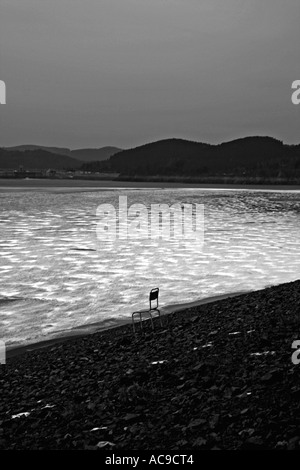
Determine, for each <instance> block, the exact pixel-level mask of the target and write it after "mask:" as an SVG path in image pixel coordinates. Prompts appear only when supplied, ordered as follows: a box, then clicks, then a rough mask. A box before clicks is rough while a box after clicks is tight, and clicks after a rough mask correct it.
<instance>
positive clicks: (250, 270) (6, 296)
mask: <svg viewBox="0 0 300 470" xmlns="http://www.w3.org/2000/svg"><path fill="white" fill-rule="evenodd" d="M120 195H127V197H128V206H130V205H131V204H134V203H142V204H145V205H146V206H147V207H150V204H154V203H166V204H169V205H171V204H174V203H175V202H179V203H198V204H204V211H205V244H204V248H203V250H202V251H201V250H199V246H197V244H195V243H192V242H191V243H190V244H186V243H174V242H172V241H170V242H169V241H163V240H158V239H156V240H151V239H144V240H134V239H130V240H117V241H116V242H114V243H104V242H100V241H99V240H97V238H96V224H97V218H96V209H97V206H98V205H99V204H102V203H111V204H114V205H115V207H116V208H117V207H118V200H119V199H118V198H119V196H120ZM0 196H1V197H0V201H1V211H0V248H1V263H0V280H1V283H0V327H1V330H0V338H1V339H4V340H6V341H9V342H24V341H28V340H30V341H32V340H36V339H41V338H42V337H44V336H45V335H53V334H55V333H57V332H58V331H59V330H64V329H71V328H73V327H75V326H79V325H84V324H89V323H93V322H98V321H102V320H104V319H107V318H110V317H119V318H124V317H127V318H128V317H130V314H131V312H132V311H134V310H135V309H138V308H140V307H143V306H144V305H145V306H146V304H147V298H148V293H149V290H150V289H151V288H152V287H156V286H159V287H160V289H161V292H160V294H161V295H160V301H161V304H169V303H177V302H188V301H193V300H197V299H199V298H204V297H207V296H210V295H215V294H222V293H227V292H232V291H240V290H250V289H259V288H263V287H265V286H266V285H272V284H278V283H280V282H288V281H292V280H295V279H298V278H299V277H300V260H299V256H298V254H299V247H300V245H299V244H300V240H299V233H300V231H299V226H300V193H298V192H289V193H287V192H270V193H268V192H251V191H220V190H218V191H201V190H195V189H193V190H190V189H189V190H187V189H175V190H174V189H166V190H160V189H157V190H117V191H116V190H111V191H109V190H106V191H97V192H80V193H76V192H74V193H63V192H61V193H54V192H42V191H32V192H7V193H2V194H1V195H0Z"/></svg>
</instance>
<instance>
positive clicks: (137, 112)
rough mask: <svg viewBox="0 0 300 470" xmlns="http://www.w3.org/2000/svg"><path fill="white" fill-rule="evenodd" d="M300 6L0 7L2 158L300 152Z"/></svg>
mask: <svg viewBox="0 0 300 470" xmlns="http://www.w3.org/2000/svg"><path fill="white" fill-rule="evenodd" d="M299 23H300V2H299V0H284V1H283V0H250V1H249V0H0V79H1V80H4V81H5V83H6V90H7V96H6V104H5V105H0V146H9V145H19V144H39V145H51V146H63V147H68V148H72V149H74V148H79V147H102V146H106V145H112V146H118V147H121V148H131V147H135V146H137V145H141V144H144V143H147V142H151V141H154V140H159V139H162V138H171V137H177V138H185V139H190V140H195V141H203V142H209V143H219V142H222V141H228V140H231V139H234V138H238V137H242V136H246V135H270V136H273V137H276V138H279V139H280V140H283V141H284V142H286V143H291V144H292V143H299V142H300V106H295V105H293V104H292V101H291V95H292V89H291V84H292V82H293V81H294V80H298V79H300V27H299Z"/></svg>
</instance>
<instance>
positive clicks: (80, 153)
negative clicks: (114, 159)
mask: <svg viewBox="0 0 300 470" xmlns="http://www.w3.org/2000/svg"><path fill="white" fill-rule="evenodd" d="M4 150H9V151H14V152H15V151H18V152H24V151H25V150H45V151H46V152H50V153H55V154H59V155H67V156H68V157H72V158H76V159H77V160H80V161H81V162H94V161H102V160H107V159H108V158H109V157H111V156H112V155H114V154H115V153H117V152H120V151H121V150H122V149H119V148H118V147H101V148H96V149H93V148H87V149H75V150H70V149H68V148H64V147H44V146H42V145H31V144H30V145H17V146H15V147H4Z"/></svg>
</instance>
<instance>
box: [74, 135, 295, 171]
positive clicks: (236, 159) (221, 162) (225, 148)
mask: <svg viewBox="0 0 300 470" xmlns="http://www.w3.org/2000/svg"><path fill="white" fill-rule="evenodd" d="M81 168H82V169H83V170H85V171H91V172H114V173H119V174H120V178H124V177H129V178H136V177H141V178H143V177H144V178H146V179H147V178H149V177H176V179H178V177H190V178H196V177H197V178H198V179H199V178H200V179H201V178H204V179H207V178H209V177H212V176H213V177H221V179H222V180H224V177H229V178H234V177H242V178H244V179H246V178H250V179H253V178H257V177H260V178H263V179H265V178H279V179H280V178H282V179H284V180H286V179H289V178H292V179H295V178H298V177H300V145H285V144H283V142H281V141H279V140H277V139H274V138H271V137H245V138H242V139H237V140H234V141H231V142H226V143H222V144H219V145H210V144H204V143H198V142H190V141H187V140H181V139H167V140H161V141H158V142H153V143H150V144H146V145H143V146H140V147H136V148H134V149H129V150H124V151H121V152H119V153H117V154H115V155H113V156H111V157H110V158H109V160H107V161H104V162H90V163H85V164H84V165H83V166H82V167H81ZM146 179H145V180H146Z"/></svg>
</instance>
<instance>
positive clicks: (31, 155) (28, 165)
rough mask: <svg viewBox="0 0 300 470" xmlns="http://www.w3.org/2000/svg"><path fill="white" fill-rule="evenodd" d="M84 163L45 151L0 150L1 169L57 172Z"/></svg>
mask: <svg viewBox="0 0 300 470" xmlns="http://www.w3.org/2000/svg"><path fill="white" fill-rule="evenodd" d="M81 165H82V162H80V161H78V160H76V159H75V158H72V157H68V156H67V155H60V154H56V153H51V152H47V151H45V150H42V149H39V150H24V151H22V152H20V151H13V150H5V149H0V168H2V169H8V168H9V169H16V170H17V169H18V168H19V166H23V167H24V169H25V170H33V169H39V170H47V169H48V168H51V169H55V170H62V169H70V168H73V169H75V168H79V167H80V166H81Z"/></svg>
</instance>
